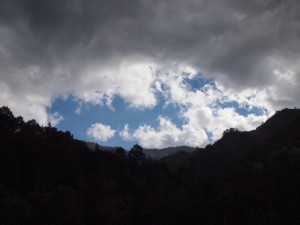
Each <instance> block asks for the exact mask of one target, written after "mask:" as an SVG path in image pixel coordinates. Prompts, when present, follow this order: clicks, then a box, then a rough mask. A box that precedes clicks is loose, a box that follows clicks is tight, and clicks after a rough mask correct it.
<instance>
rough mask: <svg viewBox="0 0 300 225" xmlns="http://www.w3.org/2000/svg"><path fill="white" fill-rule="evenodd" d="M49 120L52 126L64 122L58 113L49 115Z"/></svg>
mask: <svg viewBox="0 0 300 225" xmlns="http://www.w3.org/2000/svg"><path fill="white" fill-rule="evenodd" d="M48 120H49V122H50V123H51V125H52V126H57V125H58V124H59V123H60V122H61V121H62V120H64V117H63V116H62V115H60V114H59V113H58V112H55V113H53V114H49V119H48Z"/></svg>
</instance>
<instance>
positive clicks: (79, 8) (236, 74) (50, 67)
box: [0, 0, 300, 100]
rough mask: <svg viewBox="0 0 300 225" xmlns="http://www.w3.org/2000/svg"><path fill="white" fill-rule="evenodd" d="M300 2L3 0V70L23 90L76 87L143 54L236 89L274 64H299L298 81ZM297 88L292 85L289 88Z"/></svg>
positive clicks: (259, 79)
mask: <svg viewBox="0 0 300 225" xmlns="http://www.w3.org/2000/svg"><path fill="white" fill-rule="evenodd" d="M299 5H300V3H299V2H298V1H296V0H286V1H280V0H277V1H276V0H255V1H242V0H224V1H221V0H214V1H208V0H203V1H196V0H175V1H174V0H172V1H171V0H165V1H158V0H154V1H145V0H130V1H124V0H123V1H120V0H118V1H117V0H90V1H84V0H60V1H46V0H3V1H1V6H0V37H1V39H0V47H1V48H0V59H1V62H0V66H1V72H0V79H1V81H2V82H4V83H5V84H6V85H8V86H9V88H11V89H15V90H16V89H18V90H20V91H21V90H23V89H24V90H25V89H26V90H28V89H30V85H31V84H34V85H32V86H34V90H36V91H37V92H40V91H41V90H39V87H40V89H44V87H45V85H43V83H45V82H46V83H47V87H48V86H50V87H52V89H51V88H50V89H51V91H49V95H52V96H53V95H56V94H59V92H62V91H61V89H63V88H64V87H66V85H65V83H67V84H68V85H67V86H68V87H69V88H70V90H69V91H72V90H71V89H75V88H78V86H79V84H78V83H79V82H80V80H81V79H82V76H83V74H84V71H85V70H86V69H87V68H89V67H90V66H93V65H95V64H98V65H100V66H101V65H102V64H103V65H104V64H105V65H106V66H107V65H108V67H109V66H110V65H111V66H112V67H114V66H115V65H117V64H118V63H119V62H120V60H123V59H127V58H130V57H133V56H141V57H146V58H149V59H151V60H152V61H155V62H158V63H159V64H160V66H164V65H166V67H168V66H170V65H173V64H176V63H177V64H178V63H180V64H186V65H190V66H193V67H195V68H196V69H197V70H198V71H199V72H201V73H203V74H205V75H206V76H212V77H215V78H216V79H217V80H220V81H221V82H223V83H224V84H226V85H228V86H230V87H233V88H237V89H243V88H247V87H265V86H268V85H272V84H273V81H274V79H275V78H274V74H273V72H274V70H275V69H279V70H282V71H287V70H292V72H293V73H294V76H295V77H296V78H295V79H294V81H295V82H299V78H298V77H299V76H298V75H299V71H300V69H299V66H298V65H297V63H298V62H299V53H300V49H299V48H300V47H299V46H300V41H299V40H300V35H299V34H300V26H299V24H300V21H299V20H300V18H299V17H300V16H299V11H300V8H299ZM287 58H291V60H292V62H294V64H290V63H288V62H287V60H286V59H287ZM276 66H277V67H280V68H275V67H276ZM36 67H37V68H38V70H35V69H36ZM28 71H29V72H28ZM32 71H33V72H32ZM282 73H284V72H282ZM26 74H27V75H26ZM21 76H23V78H21ZM53 77H54V78H55V79H52V78H53ZM70 77H72V80H71V79H70ZM57 80H59V81H57ZM20 81H24V82H25V83H26V82H27V83H28V84H27V85H24V82H23V83H21V82H20ZM72 82H73V84H72ZM58 90H59V91H58ZM297 94H298V92H297V90H296V89H291V90H290V93H289V98H293V97H295V96H296V95H297ZM273 100H274V99H273ZM275 100H276V99H275Z"/></svg>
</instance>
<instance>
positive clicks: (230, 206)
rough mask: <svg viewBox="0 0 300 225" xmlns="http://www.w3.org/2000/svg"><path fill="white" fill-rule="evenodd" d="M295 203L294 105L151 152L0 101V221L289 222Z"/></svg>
mask: <svg viewBox="0 0 300 225" xmlns="http://www.w3.org/2000/svg"><path fill="white" fill-rule="evenodd" d="M154 141H155V140H154ZM164 162H166V163H167V164H166V163H164ZM169 166H170V168H171V170H170V169H169ZM299 208H300V110H298V109H284V110H282V111H279V112H277V113H276V114H275V115H274V116H273V117H271V118H270V119H269V120H268V121H266V122H265V123H264V124H262V125H261V126H260V127H258V128H257V129H256V130H254V131H250V132H240V131H237V130H234V129H231V130H230V129H229V130H228V131H225V132H224V136H223V138H221V139H220V140H219V141H217V142H216V143H214V144H213V145H208V146H207V147H206V148H204V149H197V150H196V151H195V152H193V153H187V152H185V153H183V152H179V153H177V154H175V155H172V156H169V157H165V158H163V159H162V160H160V161H157V160H152V159H150V158H149V157H147V156H145V154H144V153H143V148H142V147H141V146H139V145H134V146H133V147H132V149H131V150H130V151H129V152H127V151H125V150H124V149H123V148H121V147H119V148H117V149H115V150H114V151H111V152H108V151H102V150H101V147H97V148H96V149H95V150H93V151H92V150H90V149H89V148H88V147H87V144H86V143H85V142H83V141H79V140H75V139H74V138H73V136H72V134H71V133H70V132H61V131H58V130H57V129H56V128H54V127H51V125H50V124H49V125H48V126H46V127H43V126H40V125H39V124H38V123H36V121H34V120H30V121H27V122H25V121H23V118H22V117H15V116H14V115H13V114H12V112H11V111H10V109H9V108H8V107H2V108H0V224H1V225H6V224H7V225H10V224H11V225H15V224H20V225H23V224H24V225H25V224H26V225H27V224H28V225H29V224H30V225H32V224H33V225H34V224H48V225H51V224H53V225H54V224H55V225H57V224H78V225H81V224H84V225H89V224H91V225H92V224H109V225H110V224H125V225H126V224H128V225H135V224H139V225H140V224H153V225H154V224H155V225H160V224H164V225H166V224H170V225H171V224H172V225H173V224H182V225H184V224H195V225H196V224H197V225H198V224H207V225H210V224H218V225H219V224H221V225H222V224H224V225H227V224H230V225H231V224H246V225H247V224H249V225H252V224H264V225H265V224H270V225H271V224H272V225H274V224H275V225H277V224H278V225H279V224H288V225H293V224H299V221H300V214H299Z"/></svg>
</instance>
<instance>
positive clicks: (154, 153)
mask: <svg viewBox="0 0 300 225" xmlns="http://www.w3.org/2000/svg"><path fill="white" fill-rule="evenodd" d="M86 144H87V147H88V148H89V149H90V150H95V149H96V148H98V149H99V150H102V151H110V152H113V151H115V150H116V149H117V148H118V147H111V146H103V145H98V144H97V143H95V142H87V143H86ZM194 150H195V148H193V147H189V146H177V147H168V148H151V149H143V152H144V154H145V155H146V156H147V157H150V158H152V159H161V158H163V157H166V156H169V155H173V154H176V153H177V152H180V151H182V152H193V151H194Z"/></svg>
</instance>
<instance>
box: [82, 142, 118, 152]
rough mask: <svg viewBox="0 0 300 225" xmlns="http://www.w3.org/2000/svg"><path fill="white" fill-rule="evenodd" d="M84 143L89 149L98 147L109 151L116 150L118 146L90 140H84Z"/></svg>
mask: <svg viewBox="0 0 300 225" xmlns="http://www.w3.org/2000/svg"><path fill="white" fill-rule="evenodd" d="M86 145H87V147H88V148H89V149H90V150H96V149H97V148H98V149H99V150H102V151H109V152H113V151H114V150H116V149H117V148H118V147H111V146H103V145H98V144H97V143H95V142H90V141H88V142H86Z"/></svg>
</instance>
